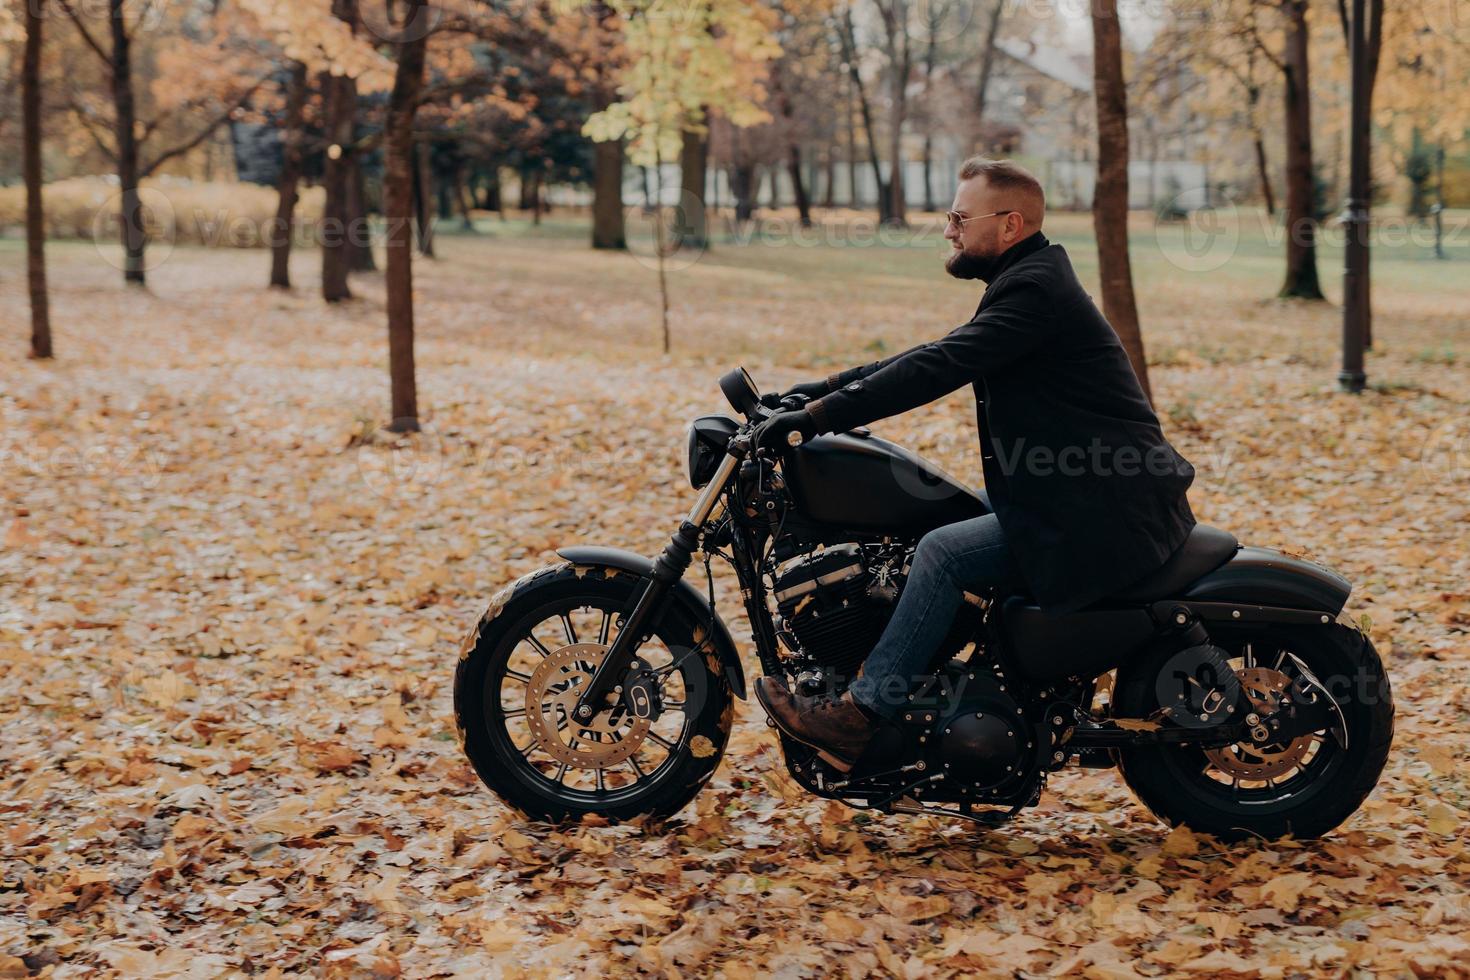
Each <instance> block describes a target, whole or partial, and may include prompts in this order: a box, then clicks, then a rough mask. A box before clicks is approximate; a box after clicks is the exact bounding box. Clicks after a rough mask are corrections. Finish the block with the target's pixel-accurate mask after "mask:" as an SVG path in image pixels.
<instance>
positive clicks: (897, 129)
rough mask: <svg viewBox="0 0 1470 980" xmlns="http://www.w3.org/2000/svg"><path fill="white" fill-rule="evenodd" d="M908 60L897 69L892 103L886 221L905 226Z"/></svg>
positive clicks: (906, 201) (895, 69) (906, 202)
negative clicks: (904, 151)
mask: <svg viewBox="0 0 1470 980" xmlns="http://www.w3.org/2000/svg"><path fill="white" fill-rule="evenodd" d="M907 89H908V62H907V60H906V59H905V61H904V63H903V65H902V66H900V67H895V68H894V80H893V91H892V93H891V98H892V106H891V108H890V109H889V116H890V119H889V125H890V127H891V128H890V129H889V132H888V160H889V171H888V197H889V203H888V218H887V221H886V223H887V224H890V225H893V226H894V227H898V228H902V227H904V226H906V225H907V224H908V220H909V219H908V199H907V197H906V195H905V190H904V182H903V127H904V122H905V117H906V115H907V113H908V92H907Z"/></svg>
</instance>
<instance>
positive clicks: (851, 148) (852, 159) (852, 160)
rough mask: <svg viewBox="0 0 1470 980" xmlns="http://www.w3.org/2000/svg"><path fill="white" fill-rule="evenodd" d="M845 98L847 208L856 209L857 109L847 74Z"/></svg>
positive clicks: (849, 77)
mask: <svg viewBox="0 0 1470 980" xmlns="http://www.w3.org/2000/svg"><path fill="white" fill-rule="evenodd" d="M846 96H847V105H846V109H847V111H846V112H845V113H844V115H845V116H846V117H847V206H848V207H849V208H853V209H856V208H857V180H858V162H857V119H856V115H857V107H856V106H855V105H853V84H852V76H851V74H849V75H848V78H847V90H846Z"/></svg>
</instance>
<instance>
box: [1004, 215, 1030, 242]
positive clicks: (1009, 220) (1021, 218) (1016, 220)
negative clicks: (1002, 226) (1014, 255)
mask: <svg viewBox="0 0 1470 980" xmlns="http://www.w3.org/2000/svg"><path fill="white" fill-rule="evenodd" d="M1025 230H1026V217H1025V215H1023V214H1021V212H1019V211H1012V212H1011V213H1010V214H1008V215H1006V234H1007V235H1009V236H1010V237H1011V239H1012V240H1014V241H1020V239H1021V232H1023V231H1025Z"/></svg>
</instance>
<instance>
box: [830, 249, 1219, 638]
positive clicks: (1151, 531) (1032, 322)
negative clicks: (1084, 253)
mask: <svg viewBox="0 0 1470 980" xmlns="http://www.w3.org/2000/svg"><path fill="white" fill-rule="evenodd" d="M965 384H969V385H972V386H973V387H974V389H975V399H976V417H977V419H978V422H979V426H980V451H981V459H982V463H983V467H984V472H985V489H986V491H987V493H988V495H989V497H990V502H991V505H992V507H993V508H994V510H995V514H996V516H997V517H998V518H999V519H1000V524H1001V529H1002V530H1003V531H1004V532H1005V535H1006V539H1007V542H1008V543H1009V545H1010V548H1011V550H1012V552H1013V553H1014V554H1015V556H1016V560H1017V561H1018V562H1019V564H1020V566H1021V570H1022V572H1023V573H1024V574H1025V576H1026V582H1027V584H1028V585H1029V586H1030V588H1031V591H1032V594H1033V595H1034V596H1035V597H1036V599H1037V601H1038V602H1039V603H1040V604H1041V606H1042V607H1043V608H1044V609H1046V610H1047V611H1048V612H1068V611H1071V610H1074V609H1079V608H1081V607H1083V606H1086V605H1089V604H1091V603H1093V602H1095V601H1097V600H1098V599H1101V598H1103V597H1105V596H1107V595H1109V594H1111V593H1114V592H1118V591H1120V590H1122V589H1125V588H1127V587H1128V586H1130V585H1132V584H1133V583H1135V582H1137V581H1139V580H1141V579H1142V578H1144V577H1145V576H1146V575H1148V574H1150V573H1152V572H1154V571H1155V570H1157V569H1158V568H1159V566H1160V565H1162V564H1163V563H1164V561H1165V560H1166V559H1167V558H1168V557H1169V555H1170V554H1172V553H1173V552H1174V550H1175V549H1176V548H1178V547H1179V546H1180V545H1181V544H1182V543H1183V542H1184V539H1185V538H1186V537H1188V535H1189V531H1190V529H1191V528H1192V527H1193V526H1194V523H1195V521H1194V514H1193V513H1192V512H1191V511H1190V509H1189V501H1188V500H1187V499H1186V497H1185V489H1186V488H1187V487H1188V486H1189V484H1190V482H1191V481H1192V480H1193V479H1194V468H1193V467H1192V466H1190V465H1189V463H1188V462H1187V461H1186V460H1185V459H1184V457H1182V456H1180V455H1179V453H1177V452H1175V450H1174V447H1173V446H1171V445H1169V441H1168V440H1167V439H1165V438H1164V433H1163V431H1162V430H1161V429H1160V428H1159V420H1158V417H1157V416H1156V415H1154V413H1153V409H1151V408H1150V407H1149V404H1148V400H1147V399H1146V398H1145V397H1144V395H1143V389H1142V388H1141V387H1140V386H1139V383H1138V378H1137V376H1136V375H1135V374H1134V373H1133V367H1132V365H1130V364H1129V363H1128V356H1127V354H1126V353H1124V351H1123V345H1122V344H1121V343H1120V342H1119V340H1118V335H1117V334H1116V333H1114V332H1113V328H1112V326H1111V325H1110V324H1109V323H1108V321H1107V320H1106V319H1105V318H1104V317H1103V315H1102V313H1101V312H1100V311H1099V310H1098V308H1097V307H1096V306H1095V305H1093V302H1092V297H1090V296H1089V295H1088V294H1087V291H1086V290H1085V289H1083V288H1082V283H1081V282H1079V281H1078V279H1077V274H1076V272H1074V271H1073V269H1072V263H1071V261H1070V260H1069V259H1068V258H1067V253H1066V251H1065V250H1063V248H1062V247H1061V246H1060V245H1052V244H1050V243H1049V242H1048V241H1047V240H1046V238H1045V237H1044V236H1043V235H1042V234H1041V233H1040V232H1037V233H1036V234H1034V235H1032V236H1031V237H1030V238H1027V239H1026V240H1025V241H1022V242H1018V243H1017V244H1016V245H1014V246H1012V247H1011V249H1010V250H1009V251H1007V252H1006V253H1005V254H1004V255H1003V256H1001V258H1000V261H999V263H998V265H997V268H996V271H995V272H994V273H992V275H991V281H990V286H989V288H988V289H986V291H985V295H984V296H982V297H981V299H980V308H979V309H978V310H976V311H975V316H974V318H973V319H971V320H970V322H969V323H966V324H964V325H963V326H960V327H956V328H955V329H954V330H952V331H950V332H949V333H948V334H947V335H945V336H944V337H941V338H940V339H938V340H935V341H931V342H930V343H927V344H920V345H919V346H917V347H914V348H912V349H911V350H907V351H904V352H903V353H901V354H895V355H894V356H893V357H890V358H887V359H885V360H882V361H877V362H874V363H872V364H868V365H864V366H863V367H859V368H853V369H852V370H850V371H844V372H842V373H841V374H837V375H833V376H832V377H831V378H829V379H828V386H829V387H830V388H831V389H832V391H831V393H830V394H828V395H825V396H824V397H822V398H820V399H818V400H817V401H815V402H812V403H811V404H810V405H809V406H808V411H809V412H810V414H811V416H812V419H813V421H814V422H815V423H816V426H817V428H818V430H819V431H822V432H844V431H847V430H848V429H852V428H854V427H856V426H859V425H866V424H867V423H869V422H873V421H875V420H877V419H882V418H887V417H889V416H891V415H897V414H899V413H901V412H906V411H908V410H909V409H912V408H917V407H918V406H920V405H924V404H926V403H928V402H931V401H933V400H934V399H936V398H940V397H942V396H943V395H947V394H949V393H950V392H951V391H954V390H955V389H956V388H959V387H960V386H961V385H965Z"/></svg>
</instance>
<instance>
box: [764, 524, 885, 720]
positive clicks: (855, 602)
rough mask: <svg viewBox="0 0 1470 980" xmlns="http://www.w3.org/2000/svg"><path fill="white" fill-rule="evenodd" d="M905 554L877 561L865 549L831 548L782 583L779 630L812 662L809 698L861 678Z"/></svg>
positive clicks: (804, 679) (806, 684)
mask: <svg viewBox="0 0 1470 980" xmlns="http://www.w3.org/2000/svg"><path fill="white" fill-rule="evenodd" d="M901 561H902V555H891V556H888V560H887V561H883V560H882V559H881V557H879V558H877V559H874V558H870V557H869V556H866V555H864V553H863V549H862V547H861V546H860V545H856V544H844V545H838V546H836V547H831V548H828V549H826V550H825V551H823V552H821V553H820V554H817V555H813V556H812V557H810V558H806V559H803V560H801V561H798V562H796V563H795V564H794V565H792V566H790V567H788V568H787V569H786V570H785V571H784V572H782V573H781V575H780V576H779V577H778V578H777V579H776V582H775V589H774V590H773V592H774V598H775V600H776V610H777V612H778V614H779V619H778V622H777V629H778V631H779V632H780V633H781V634H782V636H783V639H785V641H786V643H787V645H788V646H790V647H793V648H795V649H796V650H797V651H798V652H800V653H802V654H804V655H805V656H806V658H807V659H808V660H809V661H810V662H811V664H810V668H809V669H808V670H807V671H804V672H803V673H802V674H801V680H800V684H801V686H802V687H803V688H806V689H807V690H808V692H809V693H814V691H815V690H817V689H821V688H823V687H826V686H827V685H830V684H833V683H835V684H836V685H837V686H838V688H839V689H841V688H844V687H846V686H847V683H848V682H849V681H850V680H851V679H852V678H853V677H854V676H855V675H856V674H857V672H858V668H859V667H861V666H862V663H863V660H864V659H866V657H867V656H868V653H869V651H871V650H872V649H873V647H874V645H875V644H877V642H878V638H879V637H880V636H881V635H882V634H883V627H884V626H886V625H887V624H888V619H889V617H891V616H892V615H893V604H894V602H895V600H896V599H897V596H898V587H897V582H895V581H894V580H895V578H896V577H897V576H898V575H900V574H901V572H898V571H897V570H896V569H895V568H894V566H895V565H897V564H899V563H900V562H901Z"/></svg>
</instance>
